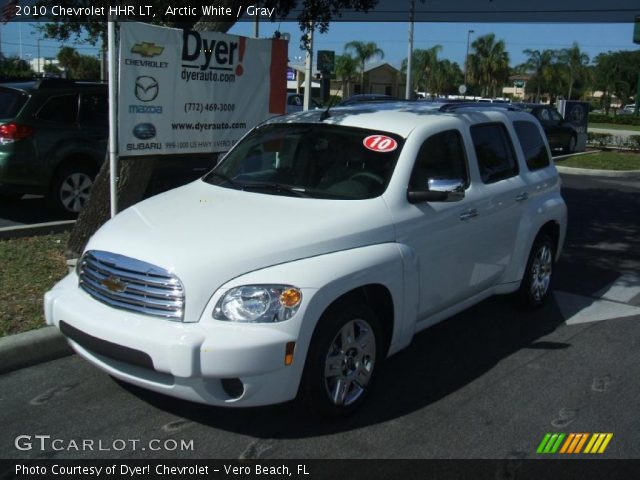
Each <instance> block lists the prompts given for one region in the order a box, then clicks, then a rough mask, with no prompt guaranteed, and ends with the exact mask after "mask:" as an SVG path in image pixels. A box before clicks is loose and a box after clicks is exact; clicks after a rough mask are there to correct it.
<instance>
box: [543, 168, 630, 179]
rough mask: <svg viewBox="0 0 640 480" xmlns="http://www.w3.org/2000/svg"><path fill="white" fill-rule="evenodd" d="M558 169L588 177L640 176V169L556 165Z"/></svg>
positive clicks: (569, 173)
mask: <svg viewBox="0 0 640 480" xmlns="http://www.w3.org/2000/svg"><path fill="white" fill-rule="evenodd" d="M556 170H558V172H560V173H564V174H568V175H585V176H588V177H609V178H625V177H637V176H640V170H594V169H591V168H575V167H563V166H559V165H556Z"/></svg>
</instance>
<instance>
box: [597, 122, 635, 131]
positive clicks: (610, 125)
mask: <svg viewBox="0 0 640 480" xmlns="http://www.w3.org/2000/svg"><path fill="white" fill-rule="evenodd" d="M589 128H606V129H609V130H632V131H634V132H640V126H638V125H617V124H615V123H589Z"/></svg>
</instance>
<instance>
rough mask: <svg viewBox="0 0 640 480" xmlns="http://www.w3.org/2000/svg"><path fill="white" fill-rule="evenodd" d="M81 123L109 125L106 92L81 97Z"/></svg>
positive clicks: (92, 125) (93, 125) (84, 124)
mask: <svg viewBox="0 0 640 480" xmlns="http://www.w3.org/2000/svg"><path fill="white" fill-rule="evenodd" d="M80 123H81V124H82V126H91V127H107V126H108V125H109V103H108V97H107V94H106V93H89V94H84V95H82V96H81V97H80Z"/></svg>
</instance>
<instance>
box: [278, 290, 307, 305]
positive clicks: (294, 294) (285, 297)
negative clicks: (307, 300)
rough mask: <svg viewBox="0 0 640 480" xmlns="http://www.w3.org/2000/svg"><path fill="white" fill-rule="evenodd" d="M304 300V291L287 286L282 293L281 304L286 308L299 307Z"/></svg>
mask: <svg viewBox="0 0 640 480" xmlns="http://www.w3.org/2000/svg"><path fill="white" fill-rule="evenodd" d="M301 300H302V292H301V291H300V290H298V289H297V288H287V289H286V290H285V291H284V292H282V293H281V294H280V305H282V306H283V307H286V308H293V307H297V306H298V305H299V304H300V301H301Z"/></svg>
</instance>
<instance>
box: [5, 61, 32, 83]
mask: <svg viewBox="0 0 640 480" xmlns="http://www.w3.org/2000/svg"><path fill="white" fill-rule="evenodd" d="M34 75H35V73H34V71H33V70H32V68H31V65H29V62H27V61H26V60H22V59H20V58H18V57H5V56H4V55H3V56H0V79H7V80H10V79H16V78H31V77H33V76H34Z"/></svg>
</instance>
